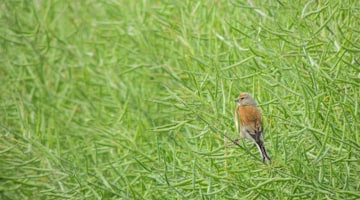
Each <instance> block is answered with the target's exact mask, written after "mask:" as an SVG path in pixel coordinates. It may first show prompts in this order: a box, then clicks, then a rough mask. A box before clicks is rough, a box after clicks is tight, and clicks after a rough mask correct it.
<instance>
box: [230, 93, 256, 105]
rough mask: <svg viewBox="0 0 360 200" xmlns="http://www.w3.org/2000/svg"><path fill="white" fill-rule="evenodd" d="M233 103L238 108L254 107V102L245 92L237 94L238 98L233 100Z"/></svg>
mask: <svg viewBox="0 0 360 200" xmlns="http://www.w3.org/2000/svg"><path fill="white" fill-rule="evenodd" d="M235 102H236V104H237V105H239V106H256V102H255V100H254V99H253V98H252V97H251V96H250V94H248V93H246V92H242V93H240V94H239V97H238V98H236V99H235Z"/></svg>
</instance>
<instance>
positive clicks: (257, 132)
mask: <svg viewBox="0 0 360 200" xmlns="http://www.w3.org/2000/svg"><path fill="white" fill-rule="evenodd" d="M235 102H236V104H237V105H236V108H235V110H234V120H235V125H236V131H237V132H239V133H240V137H241V138H246V139H250V140H252V141H254V142H255V144H256V146H257V148H258V149H259V151H260V154H261V156H262V161H263V162H265V160H266V159H267V160H269V161H270V157H269V156H268V155H267V153H266V150H265V146H264V141H263V137H262V127H261V114H260V111H259V109H258V108H257V106H256V102H255V100H254V99H253V98H252V97H251V96H250V95H249V94H248V93H240V95H239V97H238V98H236V99H235Z"/></svg>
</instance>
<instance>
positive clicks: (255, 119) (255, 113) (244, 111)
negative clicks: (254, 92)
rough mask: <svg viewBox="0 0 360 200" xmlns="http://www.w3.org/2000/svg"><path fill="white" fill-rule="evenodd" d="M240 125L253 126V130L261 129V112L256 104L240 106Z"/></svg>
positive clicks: (238, 109)
mask: <svg viewBox="0 0 360 200" xmlns="http://www.w3.org/2000/svg"><path fill="white" fill-rule="evenodd" d="M237 111H238V114H239V115H240V125H241V126H243V125H245V124H246V125H247V126H251V128H252V129H253V130H261V114H260V111H259V109H258V108H257V107H256V106H238V108H237Z"/></svg>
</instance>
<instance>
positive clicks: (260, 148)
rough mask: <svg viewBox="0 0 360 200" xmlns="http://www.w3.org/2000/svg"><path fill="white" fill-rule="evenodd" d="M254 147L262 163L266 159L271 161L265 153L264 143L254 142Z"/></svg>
mask: <svg viewBox="0 0 360 200" xmlns="http://www.w3.org/2000/svg"><path fill="white" fill-rule="evenodd" d="M256 146H257V148H258V149H259V152H260V155H261V157H262V161H263V162H265V160H266V159H267V160H269V161H271V159H270V157H269V155H268V154H267V152H266V149H265V146H264V143H263V142H262V141H259V142H256Z"/></svg>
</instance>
